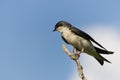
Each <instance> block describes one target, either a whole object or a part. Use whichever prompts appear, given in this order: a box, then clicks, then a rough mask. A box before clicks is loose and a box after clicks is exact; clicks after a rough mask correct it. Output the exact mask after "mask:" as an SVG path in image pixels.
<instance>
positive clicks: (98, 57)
mask: <svg viewBox="0 0 120 80" xmlns="http://www.w3.org/2000/svg"><path fill="white" fill-rule="evenodd" d="M95 59H96V60H97V61H98V62H99V63H100V64H101V65H103V64H104V61H106V62H108V63H111V62H110V61H108V60H107V59H105V58H104V57H102V56H101V55H98V56H96V57H95Z"/></svg>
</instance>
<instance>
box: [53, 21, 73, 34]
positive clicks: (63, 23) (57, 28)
mask: <svg viewBox="0 0 120 80" xmlns="http://www.w3.org/2000/svg"><path fill="white" fill-rule="evenodd" d="M71 27H72V25H71V24H70V23H68V22H66V21H59V22H57V24H56V25H55V28H54V30H53V31H58V32H63V31H64V30H65V29H70V28H71Z"/></svg>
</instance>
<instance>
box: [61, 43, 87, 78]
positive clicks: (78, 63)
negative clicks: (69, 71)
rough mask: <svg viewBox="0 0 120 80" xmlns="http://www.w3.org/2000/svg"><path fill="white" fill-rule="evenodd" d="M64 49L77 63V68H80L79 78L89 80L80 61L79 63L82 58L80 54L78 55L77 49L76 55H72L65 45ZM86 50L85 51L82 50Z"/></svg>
mask: <svg viewBox="0 0 120 80" xmlns="http://www.w3.org/2000/svg"><path fill="white" fill-rule="evenodd" d="M62 48H63V49H64V51H65V52H66V54H67V55H68V56H69V57H70V58H71V59H72V60H74V61H75V62H76V64H77V68H78V73H79V77H80V78H81V79H82V80H87V79H86V77H85V75H84V73H83V68H82V66H81V64H80V61H79V57H80V54H79V53H77V51H76V49H74V50H73V51H74V53H73V54H72V53H71V52H70V51H69V50H68V49H67V48H66V46H65V45H64V44H63V45H62ZM82 50H84V49H82Z"/></svg>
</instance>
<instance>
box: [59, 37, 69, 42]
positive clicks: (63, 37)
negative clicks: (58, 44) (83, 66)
mask: <svg viewBox="0 0 120 80" xmlns="http://www.w3.org/2000/svg"><path fill="white" fill-rule="evenodd" d="M61 37H62V39H63V40H64V41H65V42H66V43H67V44H69V43H68V42H67V40H66V39H65V38H64V37H63V36H61Z"/></svg>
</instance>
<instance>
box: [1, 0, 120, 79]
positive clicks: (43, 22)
mask: <svg viewBox="0 0 120 80" xmlns="http://www.w3.org/2000/svg"><path fill="white" fill-rule="evenodd" d="M119 4H120V1H119V0H114V1H113V0H99V1H97V0H84V1H83V0H71V1H70V0H1V1H0V80H68V79H69V76H70V75H71V74H72V72H73V71H74V70H76V68H74V66H75V65H74V62H73V61H71V60H70V59H69V57H68V56H67V55H66V54H65V53H64V51H63V50H62V47H61V44H62V43H64V42H63V41H62V39H61V38H60V35H59V34H58V33H53V32H52V30H53V29H54V25H55V24H56V22H58V21H59V20H66V21H68V22H70V23H72V24H73V25H75V26H77V27H78V28H80V29H82V30H86V31H88V32H89V28H91V26H89V25H94V24H95V25H97V24H98V25H99V24H102V25H112V28H114V29H115V30H119V29H120V28H119V26H120V9H119V8H120V5H119ZM86 28H87V29H86ZM108 28H109V27H108ZM118 32H119V31H118ZM96 36H97V34H96ZM99 42H100V41H99ZM82 63H84V60H82ZM84 64H86V61H85V63H84ZM96 65H98V66H100V65H99V64H97V63H96ZM101 70H102V67H101ZM89 73H90V72H89ZM98 77H99V76H98Z"/></svg>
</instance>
